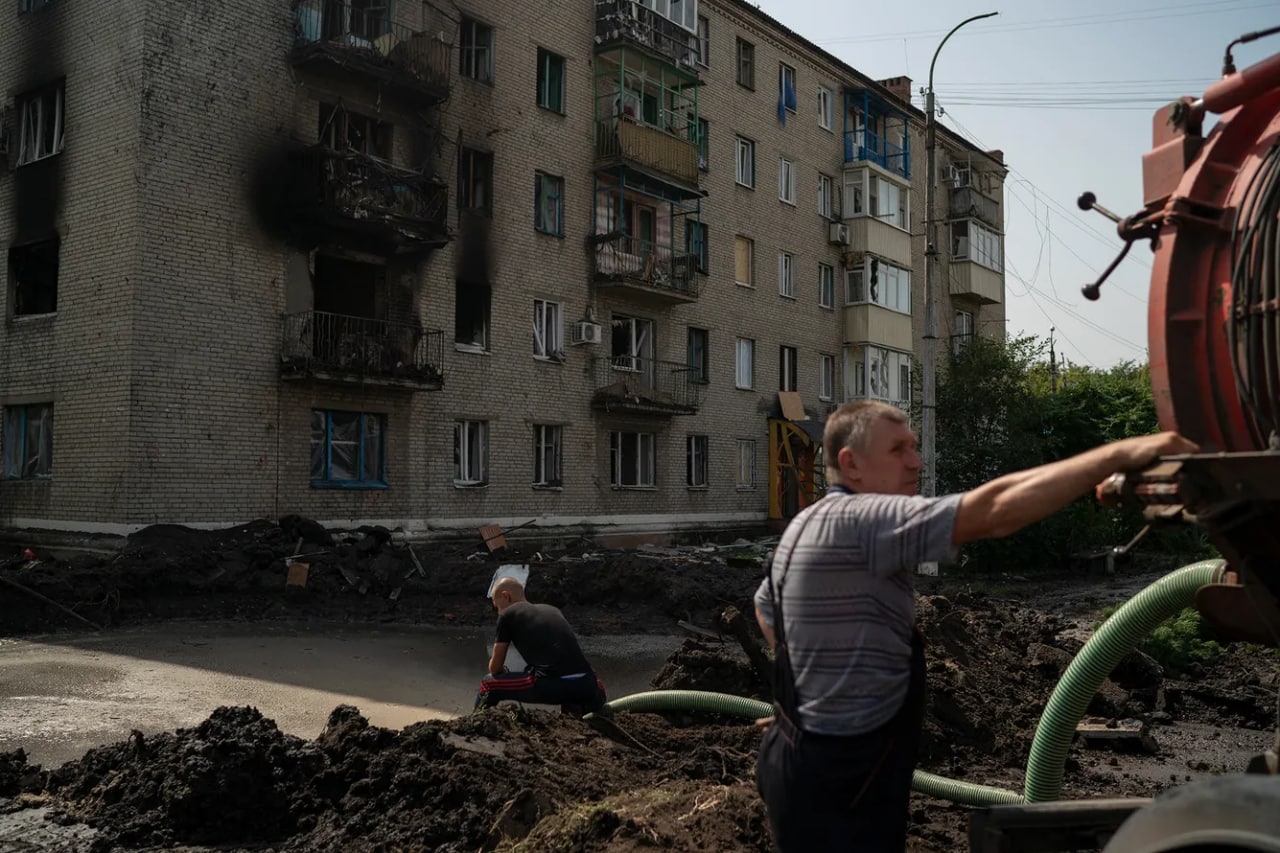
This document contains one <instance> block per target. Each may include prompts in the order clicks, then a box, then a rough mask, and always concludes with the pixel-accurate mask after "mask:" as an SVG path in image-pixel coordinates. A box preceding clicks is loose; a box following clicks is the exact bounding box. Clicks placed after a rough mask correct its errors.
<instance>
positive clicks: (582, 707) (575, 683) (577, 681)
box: [476, 672, 605, 715]
mask: <svg viewBox="0 0 1280 853" xmlns="http://www.w3.org/2000/svg"><path fill="white" fill-rule="evenodd" d="M504 700H505V701H512V702H529V703H530V704H533V705H559V706H560V708H561V710H562V711H564V712H565V713H573V714H579V715H581V714H589V713H591V712H593V711H598V710H600V708H601V706H602V705H604V703H605V692H604V684H603V683H601V681H600V679H598V678H596V677H595V675H594V674H592V673H587V674H586V675H584V676H582V677H581V678H552V677H548V676H541V675H536V674H534V673H528V672H520V673H503V674H502V675H490V676H487V677H486V678H485V679H484V681H482V682H480V691H479V693H477V694H476V708H477V709H479V708H492V707H493V706H494V705H496V704H498V703H499V702H502V701H504Z"/></svg>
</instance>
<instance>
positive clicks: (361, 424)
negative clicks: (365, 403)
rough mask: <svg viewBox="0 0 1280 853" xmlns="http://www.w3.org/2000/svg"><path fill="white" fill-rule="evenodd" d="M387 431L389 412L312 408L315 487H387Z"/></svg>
mask: <svg viewBox="0 0 1280 853" xmlns="http://www.w3.org/2000/svg"><path fill="white" fill-rule="evenodd" d="M386 432H387V418H386V415H379V414H370V413H368V412H339V411H327V410H324V409H312V411H311V486H312V488H317V489H385V488H387V477H386V446H387V442H386Z"/></svg>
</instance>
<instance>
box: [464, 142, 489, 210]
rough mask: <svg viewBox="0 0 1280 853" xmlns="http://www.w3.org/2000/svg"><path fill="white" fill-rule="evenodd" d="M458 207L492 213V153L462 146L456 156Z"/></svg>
mask: <svg viewBox="0 0 1280 853" xmlns="http://www.w3.org/2000/svg"><path fill="white" fill-rule="evenodd" d="M458 209H459V210H478V211H482V212H484V214H485V215H486V216H489V215H492V214H493V155H492V154H490V153H489V152H487V151H476V150H475V149H474V148H463V149H462V153H461V154H460V155H459V157H458Z"/></svg>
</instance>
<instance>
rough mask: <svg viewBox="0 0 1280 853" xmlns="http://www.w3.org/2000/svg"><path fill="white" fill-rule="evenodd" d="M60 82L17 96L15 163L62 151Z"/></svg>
mask: <svg viewBox="0 0 1280 853" xmlns="http://www.w3.org/2000/svg"><path fill="white" fill-rule="evenodd" d="M63 90H64V86H63V82H62V81H61V80H59V81H58V82H57V83H55V84H53V85H52V86H47V87H45V88H43V89H38V90H36V91H34V92H28V93H27V94H25V95H20V96H18V100H17V107H18V165H19V166H22V165H25V164H27V163H34V162H35V161H36V160H43V159H44V158H45V157H52V156H53V155H54V154H58V153H60V152H61V151H62V142H63V139H62V112H63Z"/></svg>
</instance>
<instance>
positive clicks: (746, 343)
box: [733, 338, 756, 391]
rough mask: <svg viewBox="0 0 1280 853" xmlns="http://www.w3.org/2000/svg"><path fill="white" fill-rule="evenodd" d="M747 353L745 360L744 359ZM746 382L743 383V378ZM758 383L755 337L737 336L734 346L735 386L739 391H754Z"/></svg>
mask: <svg viewBox="0 0 1280 853" xmlns="http://www.w3.org/2000/svg"><path fill="white" fill-rule="evenodd" d="M744 355H745V358H746V360H745V362H744V361H743V358H744ZM744 374H745V379H746V384H745V385H744V384H743V379H744ZM755 385H756V341H755V338H737V339H736V340H735V343H734V348H733V387H734V388H736V389H738V390H739V391H754V390H755Z"/></svg>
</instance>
